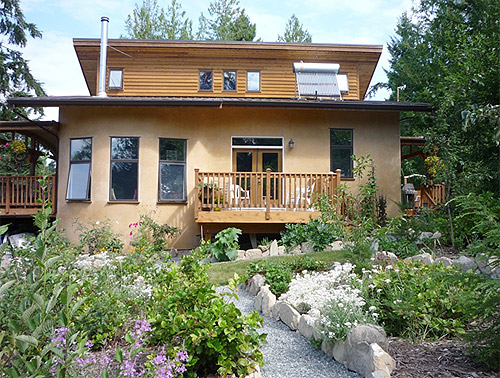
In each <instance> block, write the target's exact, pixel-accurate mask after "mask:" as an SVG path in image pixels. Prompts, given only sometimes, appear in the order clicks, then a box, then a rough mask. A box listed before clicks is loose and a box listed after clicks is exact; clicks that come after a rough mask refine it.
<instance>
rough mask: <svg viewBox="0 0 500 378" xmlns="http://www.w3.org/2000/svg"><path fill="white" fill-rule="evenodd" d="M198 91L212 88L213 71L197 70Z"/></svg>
mask: <svg viewBox="0 0 500 378" xmlns="http://www.w3.org/2000/svg"><path fill="white" fill-rule="evenodd" d="M199 88H200V91H212V90H213V88H214V71H200V72H199Z"/></svg>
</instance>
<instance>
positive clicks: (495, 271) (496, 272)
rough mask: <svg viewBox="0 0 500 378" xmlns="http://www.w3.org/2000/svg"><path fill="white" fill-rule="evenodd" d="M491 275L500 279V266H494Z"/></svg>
mask: <svg viewBox="0 0 500 378" xmlns="http://www.w3.org/2000/svg"><path fill="white" fill-rule="evenodd" d="M490 277H491V278H493V279H495V280H498V279H500V266H497V267H496V268H493V270H492V271H491V275H490Z"/></svg>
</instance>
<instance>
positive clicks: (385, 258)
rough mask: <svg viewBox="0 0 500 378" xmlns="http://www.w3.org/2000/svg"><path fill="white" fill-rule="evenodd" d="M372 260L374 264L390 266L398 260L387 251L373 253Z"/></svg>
mask: <svg viewBox="0 0 500 378" xmlns="http://www.w3.org/2000/svg"><path fill="white" fill-rule="evenodd" d="M373 258H374V261H375V262H376V263H379V262H383V263H386V264H392V263H393V262H396V261H398V260H399V258H398V256H396V255H395V254H394V253H392V252H388V251H379V252H375V253H374V254H373Z"/></svg>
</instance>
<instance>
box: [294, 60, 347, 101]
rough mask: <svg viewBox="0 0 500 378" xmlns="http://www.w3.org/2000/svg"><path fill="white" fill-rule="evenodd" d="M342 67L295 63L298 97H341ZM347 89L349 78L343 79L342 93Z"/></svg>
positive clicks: (331, 64)
mask: <svg viewBox="0 0 500 378" xmlns="http://www.w3.org/2000/svg"><path fill="white" fill-rule="evenodd" d="M339 70H340V65H339V64H336V63H303V62H300V63H294V64H293V72H295V82H296V90H297V92H298V97H299V98H300V97H301V96H315V97H318V96H319V97H339V98H341V89H340V87H339V82H338V79H337V78H338V76H337V74H338V72H339ZM346 87H347V76H346V77H345V79H344V78H342V91H345V89H347V88H346Z"/></svg>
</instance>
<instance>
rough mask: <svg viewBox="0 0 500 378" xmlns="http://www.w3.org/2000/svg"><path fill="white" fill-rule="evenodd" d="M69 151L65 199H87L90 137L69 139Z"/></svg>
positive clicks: (90, 160)
mask: <svg viewBox="0 0 500 378" xmlns="http://www.w3.org/2000/svg"><path fill="white" fill-rule="evenodd" d="M69 153H70V163H69V175H68V188H67V190H66V199H67V200H72V201H89V200H90V168H91V167H90V166H91V163H92V138H78V139H70V142H69Z"/></svg>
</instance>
